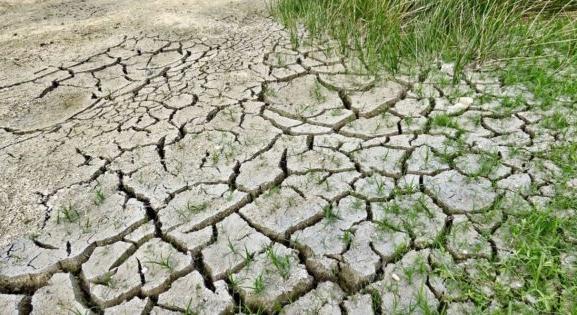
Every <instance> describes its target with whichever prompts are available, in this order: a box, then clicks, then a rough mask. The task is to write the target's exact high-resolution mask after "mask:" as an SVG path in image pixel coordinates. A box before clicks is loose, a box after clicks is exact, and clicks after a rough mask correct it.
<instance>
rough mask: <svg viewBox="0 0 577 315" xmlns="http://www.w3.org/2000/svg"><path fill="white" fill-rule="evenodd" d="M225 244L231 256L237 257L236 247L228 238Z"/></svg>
mask: <svg viewBox="0 0 577 315" xmlns="http://www.w3.org/2000/svg"><path fill="white" fill-rule="evenodd" d="M226 242H227V247H228V250H229V251H230V252H231V253H233V254H235V255H238V251H237V250H236V247H235V246H234V244H233V243H232V241H231V240H230V237H227V239H226Z"/></svg>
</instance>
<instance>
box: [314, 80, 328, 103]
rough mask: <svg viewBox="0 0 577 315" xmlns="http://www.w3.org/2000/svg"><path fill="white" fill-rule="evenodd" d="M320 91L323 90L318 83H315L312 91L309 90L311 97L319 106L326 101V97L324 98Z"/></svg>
mask: <svg viewBox="0 0 577 315" xmlns="http://www.w3.org/2000/svg"><path fill="white" fill-rule="evenodd" d="M322 90H323V86H322V85H321V84H320V83H319V82H318V81H315V85H314V86H313V89H312V90H311V97H312V98H313V99H314V100H315V101H316V102H317V103H319V104H320V103H323V102H325V101H326V100H327V98H326V96H324V94H323V92H322Z"/></svg>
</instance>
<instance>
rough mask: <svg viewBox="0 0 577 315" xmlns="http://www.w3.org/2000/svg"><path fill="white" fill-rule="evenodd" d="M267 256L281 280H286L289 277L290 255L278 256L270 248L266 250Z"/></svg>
mask: <svg viewBox="0 0 577 315" xmlns="http://www.w3.org/2000/svg"><path fill="white" fill-rule="evenodd" d="M266 254H267V256H268V258H269V259H270V260H271V262H272V264H273V266H275V268H276V269H277V270H278V272H279V273H280V275H281V276H282V277H283V279H288V278H289V276H290V270H291V262H290V255H284V256H281V255H278V254H277V253H275V251H274V249H273V248H272V247H270V248H269V249H268V250H267V253H266Z"/></svg>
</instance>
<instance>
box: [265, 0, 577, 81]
mask: <svg viewBox="0 0 577 315" xmlns="http://www.w3.org/2000/svg"><path fill="white" fill-rule="evenodd" d="M272 1H273V6H272V8H273V13H274V14H275V15H276V16H277V17H278V18H279V19H280V20H281V21H282V23H283V24H284V25H285V26H286V27H287V28H288V29H289V30H291V31H292V33H293V35H294V34H296V33H297V30H298V29H299V26H300V25H303V26H304V27H305V28H306V30H307V31H308V34H309V35H310V37H311V38H313V39H319V38H325V37H330V38H332V39H335V40H337V41H338V44H339V45H338V46H339V48H340V49H341V52H342V53H354V54H357V56H358V57H359V58H360V59H361V60H362V62H363V63H364V65H365V66H366V67H367V69H369V70H373V71H379V70H382V69H385V70H387V71H390V72H396V71H398V70H399V69H400V68H401V66H402V65H404V64H406V65H417V66H427V65H430V64H431V63H432V62H436V61H445V62H451V63H454V64H455V69H456V72H457V71H460V70H461V69H463V67H465V66H466V65H471V64H481V63H486V62H488V61H500V62H501V63H507V62H512V61H515V62H517V63H518V62H519V60H526V61H530V62H532V60H535V59H539V58H548V57H551V56H553V55H555V58H557V59H559V60H560V64H561V65H564V64H566V63H575V61H576V59H577V58H576V53H575V52H576V48H577V46H576V41H577V27H576V21H577V18H576V17H577V15H576V14H574V12H573V10H575V9H577V0H272ZM293 39H294V41H295V42H294V43H295V44H299V43H298V37H297V36H293Z"/></svg>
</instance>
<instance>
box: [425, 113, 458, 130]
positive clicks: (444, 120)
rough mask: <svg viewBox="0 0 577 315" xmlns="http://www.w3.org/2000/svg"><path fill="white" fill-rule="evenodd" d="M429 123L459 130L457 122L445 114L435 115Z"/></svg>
mask: <svg viewBox="0 0 577 315" xmlns="http://www.w3.org/2000/svg"><path fill="white" fill-rule="evenodd" d="M431 125H432V126H435V127H444V128H453V129H457V130H459V129H460V127H459V124H458V123H457V122H456V121H455V119H454V118H453V117H451V116H449V115H446V114H440V115H436V116H434V117H433V118H432V120H431Z"/></svg>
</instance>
